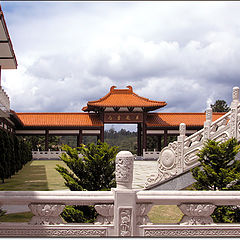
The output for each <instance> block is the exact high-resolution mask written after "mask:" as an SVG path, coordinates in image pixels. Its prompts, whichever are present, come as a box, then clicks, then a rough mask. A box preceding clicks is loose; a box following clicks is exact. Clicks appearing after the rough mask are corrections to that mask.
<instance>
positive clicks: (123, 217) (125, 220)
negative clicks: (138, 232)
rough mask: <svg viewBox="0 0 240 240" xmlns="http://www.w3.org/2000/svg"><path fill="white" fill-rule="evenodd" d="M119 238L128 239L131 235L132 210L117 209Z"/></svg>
mask: <svg viewBox="0 0 240 240" xmlns="http://www.w3.org/2000/svg"><path fill="white" fill-rule="evenodd" d="M119 211H120V213H119V218H120V219H119V236H120V237H129V236H131V235H132V228H131V219H132V209H131V208H120V209H119Z"/></svg>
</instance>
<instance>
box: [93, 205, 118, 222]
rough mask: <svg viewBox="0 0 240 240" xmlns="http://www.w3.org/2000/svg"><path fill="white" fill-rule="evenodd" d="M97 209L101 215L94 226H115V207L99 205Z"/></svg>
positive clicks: (96, 206)
mask: <svg viewBox="0 0 240 240" xmlns="http://www.w3.org/2000/svg"><path fill="white" fill-rule="evenodd" d="M95 209H96V211H97V213H99V215H98V216H97V219H96V221H95V223H94V224H113V215H114V205H113V204H99V205H95Z"/></svg>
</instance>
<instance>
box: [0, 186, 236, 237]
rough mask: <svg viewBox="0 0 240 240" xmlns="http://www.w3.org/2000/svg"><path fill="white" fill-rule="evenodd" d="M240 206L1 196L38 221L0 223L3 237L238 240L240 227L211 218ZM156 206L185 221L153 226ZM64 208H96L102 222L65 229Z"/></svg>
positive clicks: (86, 195)
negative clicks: (173, 209)
mask: <svg viewBox="0 0 240 240" xmlns="http://www.w3.org/2000/svg"><path fill="white" fill-rule="evenodd" d="M239 202H240V192H239V191H147V190H141V191H135V190H132V189H122V188H120V189H118V188H116V189H112V191H98V192H97V191H89V192H87V191H82V192H79V191H73V192H65V191H64V192H63V191H31V192H30V191H26V192H13V191H2V192H0V203H1V204H9V205H11V204H13V205H15V204H19V205H24V204H27V205H29V207H30V209H31V211H32V213H33V214H34V217H33V218H32V220H31V221H30V222H29V223H1V224H0V237H6V236H8V237H10V236H11V237H14V236H22V237H24V236H25V237H26V236H32V237H33V236H38V237H43V236H44V237H51V236H58V237H67V236H68V237H71V236H72V237H73V236H74V237H83V236H85V237H86V236H93V237H94V236H126V237H129V236H152V237H154V236H155V237H157V236H158V237H160V236H161V237H186V236H194V234H195V236H201V237H208V236H212V235H214V236H215V237H222V236H229V237H234V236H235V237H236V236H239V234H240V224H213V222H212V219H211V217H210V215H211V214H212V212H213V210H214V209H215V207H216V206H220V205H233V206H234V205H235V206H236V205H238V204H239ZM153 204H157V205H178V206H179V208H180V209H181V210H182V212H183V213H184V217H183V218H182V221H181V222H180V223H179V224H169V225H168V224H153V223H151V222H150V221H149V219H148V217H147V214H148V212H149V210H150V208H151V207H152V205H153ZM65 205H95V208H96V209H97V212H98V213H99V214H100V216H98V218H97V220H96V222H95V224H80V223H79V224H67V223H65V224H64V223H63V222H62V220H61V218H60V216H59V215H60V213H61V211H62V210H63V208H64V206H65ZM185 225H188V226H187V228H186V226H185ZM187 229H188V231H187ZM213 233H214V234H213Z"/></svg>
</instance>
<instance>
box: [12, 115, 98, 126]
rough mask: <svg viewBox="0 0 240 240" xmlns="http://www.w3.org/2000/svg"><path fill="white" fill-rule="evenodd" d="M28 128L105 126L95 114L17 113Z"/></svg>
mask: <svg viewBox="0 0 240 240" xmlns="http://www.w3.org/2000/svg"><path fill="white" fill-rule="evenodd" d="M16 114H17V116H18V118H19V119H20V120H21V122H22V123H23V125H24V126H26V127H29V126H31V127H34V126H36V127H48V126H51V127H78V126H90V127H98V126H103V123H102V121H101V120H100V119H99V118H98V117H97V114H94V113H90V114H88V113H16Z"/></svg>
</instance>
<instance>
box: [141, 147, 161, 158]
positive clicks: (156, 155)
mask: <svg viewBox="0 0 240 240" xmlns="http://www.w3.org/2000/svg"><path fill="white" fill-rule="evenodd" d="M159 155H160V151H156V149H154V150H153V151H145V149H143V159H158V158H159Z"/></svg>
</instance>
